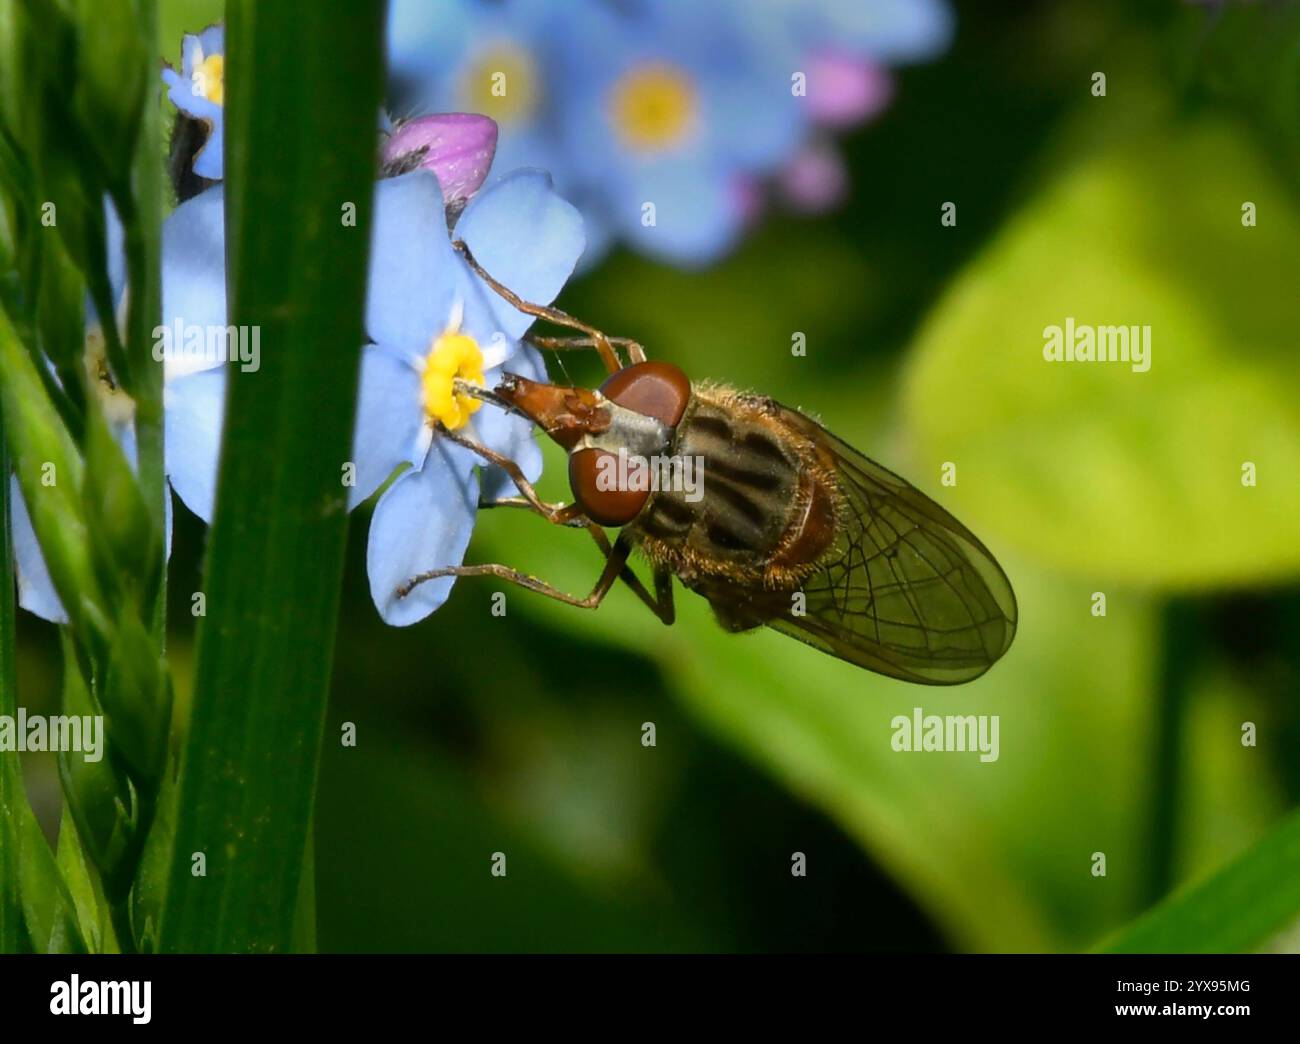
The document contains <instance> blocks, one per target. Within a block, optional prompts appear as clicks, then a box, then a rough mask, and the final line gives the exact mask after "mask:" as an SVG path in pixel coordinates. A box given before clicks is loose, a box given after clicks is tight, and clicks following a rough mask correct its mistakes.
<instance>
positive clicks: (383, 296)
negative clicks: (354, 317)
mask: <svg viewBox="0 0 1300 1044" xmlns="http://www.w3.org/2000/svg"><path fill="white" fill-rule="evenodd" d="M457 260H458V259H457V257H456V253H455V251H454V250H452V247H451V240H450V238H449V237H448V235H447V214H446V210H445V209H444V207H443V202H442V189H441V188H440V187H439V186H438V179H437V178H436V177H435V176H434V175H433V174H432V173H430V172H429V171H426V170H416V171H412V172H411V173H409V174H403V175H402V176H401V177H399V178H388V179H387V180H384V181H381V182H379V184H378V185H376V186H375V221H374V229H373V231H372V233H371V238H370V273H369V285H368V288H367V292H366V330H367V332H368V333H369V334H370V339H371V340H372V341H374V342H375V343H377V344H382V345H385V346H386V347H389V348H396V349H399V350H401V351H403V352H409V353H412V354H419V353H423V352H424V350H426V349H427V348H428V345H429V342H430V341H431V340H432V339H433V337H435V336H436V335H437V334H439V333H441V332H442V331H443V329H445V327H446V325H447V320H448V318H449V317H450V315H451V304H452V299H453V295H454V294H455V287H456V275H457V272H458V270H459V265H458V264H457Z"/></svg>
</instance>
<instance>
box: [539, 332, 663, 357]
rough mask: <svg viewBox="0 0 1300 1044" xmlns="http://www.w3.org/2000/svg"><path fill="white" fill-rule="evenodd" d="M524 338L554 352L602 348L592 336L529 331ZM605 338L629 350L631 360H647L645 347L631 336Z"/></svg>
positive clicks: (617, 346)
mask: <svg viewBox="0 0 1300 1044" xmlns="http://www.w3.org/2000/svg"><path fill="white" fill-rule="evenodd" d="M524 340H525V341H527V342H528V343H529V344H531V345H533V346H534V347H537V348H549V349H550V350H551V351H553V352H565V351H576V350H578V349H588V350H589V349H593V348H594V349H596V350H599V349H600V345H598V344H597V343H596V341H595V340H594V339H593V338H591V337H547V336H545V335H542V334H535V333H532V332H529V333H526V334H524ZM605 340H606V342H608V343H609V344H610V345H612V346H613V347H614V348H615V349H618V348H622V349H623V350H624V351H625V352H627V357H628V359H629V360H631V362H633V363H643V362H645V358H646V356H645V349H644V348H643V347H641V345H639V344H638V343H637V342H636V341H634V340H632V339H631V338H630V337H606V338H605Z"/></svg>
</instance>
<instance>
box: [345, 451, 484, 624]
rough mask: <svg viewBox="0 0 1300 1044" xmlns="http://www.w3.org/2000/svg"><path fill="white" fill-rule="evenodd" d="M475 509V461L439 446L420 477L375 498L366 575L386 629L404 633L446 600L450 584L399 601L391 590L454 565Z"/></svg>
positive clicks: (435, 584)
mask: <svg viewBox="0 0 1300 1044" xmlns="http://www.w3.org/2000/svg"><path fill="white" fill-rule="evenodd" d="M477 509H478V479H477V477H476V476H475V474H474V461H473V458H472V456H470V455H469V454H467V453H465V452H464V451H462V450H461V449H460V447H457V446H454V445H451V444H449V443H447V442H446V440H444V439H435V440H434V443H433V445H432V446H431V447H430V449H429V455H428V457H427V458H426V459H425V461H424V466H423V467H422V468H421V469H420V470H418V471H416V470H412V471H408V472H406V473H405V474H402V475H399V476H398V477H397V479H396V480H395V481H394V482H393V484H392V485H391V486H389V487H388V489H387V490H386V491H385V492H384V495H383V496H382V497H380V498H379V503H378V504H377V505H376V506H375V514H374V517H373V518H372V519H371V520H370V538H369V542H368V544H367V547H366V571H367V573H368V574H369V576H370V597H371V598H372V599H374V603H375V608H376V609H378V610H379V615H380V616H381V617H383V619H384V621H385V622H386V623H390V624H392V625H393V626H395V627H406V626H408V625H409V624H413V623H415V622H417V621H418V620H423V619H424V618H425V617H426V616H428V615H429V614H430V613H431V612H433V611H434V610H435V609H437V608H438V607H439V606H441V605H442V603H443V602H445V601H446V600H447V596H448V594H450V593H451V588H452V584H453V583H454V580H455V578H454V577H442V578H440V579H438V580H430V581H427V582H426V583H423V584H420V585H419V586H418V587H416V588H415V589H414V590H413V591H412V592H411V593H410V594H408V595H407V596H406V597H405V598H400V599H399V598H398V597H397V588H398V587H399V586H400V585H401V584H403V583H405V582H406V581H407V580H410V579H411V578H413V577H415V576H417V575H419V574H420V573H422V572H426V571H428V570H430V569H439V568H442V567H444V566H456V565H460V563H461V562H462V561H464V559H465V548H466V547H468V546H469V538H470V534H471V533H472V532H473V529H474V516H475V514H476V512H477Z"/></svg>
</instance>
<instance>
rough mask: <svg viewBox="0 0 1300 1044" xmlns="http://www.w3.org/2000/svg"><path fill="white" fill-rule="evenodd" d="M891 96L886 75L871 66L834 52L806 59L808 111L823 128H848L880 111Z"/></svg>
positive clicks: (890, 86) (891, 85) (879, 68)
mask: <svg viewBox="0 0 1300 1044" xmlns="http://www.w3.org/2000/svg"><path fill="white" fill-rule="evenodd" d="M892 94H893V84H892V83H891V82H890V79H889V74H888V73H887V72H886V71H885V70H884V69H882V68H881V67H880V66H878V65H876V64H875V63H873V62H871V61H868V60H866V59H862V58H853V57H849V56H848V55H843V54H838V53H836V52H834V51H820V52H818V53H817V54H814V55H813V56H812V58H811V59H810V64H809V69H808V108H809V112H810V113H811V115H812V118H813V119H814V120H815V121H816V122H817V123H820V124H822V125H823V126H826V127H837V128H839V127H849V126H852V125H853V124H855V123H861V122H863V121H864V120H867V119H870V118H871V117H872V116H874V115H876V113H878V112H880V110H881V109H883V108H884V107H885V106H886V105H887V104H888V103H889V99H890V96H891V95H892Z"/></svg>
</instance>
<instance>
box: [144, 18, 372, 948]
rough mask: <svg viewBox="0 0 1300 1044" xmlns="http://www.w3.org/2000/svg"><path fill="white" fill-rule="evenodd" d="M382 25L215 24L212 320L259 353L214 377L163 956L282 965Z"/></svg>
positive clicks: (363, 230)
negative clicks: (200, 577) (220, 198)
mask: <svg viewBox="0 0 1300 1044" xmlns="http://www.w3.org/2000/svg"><path fill="white" fill-rule="evenodd" d="M382 21H383V5H381V4H353V3H344V2H341V0H335V2H322V3H314V4H293V5H290V4H267V3H257V2H255V0H232V2H231V3H230V4H228V5H227V20H226V25H227V38H226V40H227V51H226V68H227V69H228V70H229V79H228V81H227V83H228V91H227V99H228V102H229V105H228V108H227V113H226V125H225V149H226V159H225V166H226V175H227V184H226V193H227V195H226V199H227V210H226V230H227V265H228V274H227V282H228V286H229V288H230V291H231V296H230V300H231V316H230V321H231V322H232V323H233V324H235V325H240V326H249V327H252V326H260V328H261V330H260V333H261V342H260V343H261V348H262V352H261V366H260V369H258V370H256V371H250V372H242V371H241V370H239V368H238V367H236V366H232V367H230V371H229V378H230V386H229V392H228V395H227V409H226V427H225V441H224V443H223V448H222V461H221V473H220V478H219V484H218V497H217V513H216V518H215V520H214V524H213V528H212V535H211V545H210V552H209V558H208V562H207V568H206V576H205V581H204V587H205V591H206V593H207V613H208V615H207V617H206V619H204V620H203V621H202V626H201V627H200V631H199V642H198V667H197V675H196V687H195V695H194V706H193V716H192V718H191V722H190V730H189V734H188V737H187V738H186V749H185V756H184V762H183V767H182V773H183V776H182V779H181V784H180V785H181V791H180V807H179V810H178V814H177V827H176V830H177V835H176V840H175V846H174V849H173V853H172V859H171V869H170V872H169V875H168V877H169V884H168V888H167V895H166V901H165V907H164V911H163V916H162V925H161V936H160V946H161V948H162V949H164V950H171V951H258V952H265V951H285V950H288V949H290V947H291V945H292V939H293V932H292V928H293V922H294V917H295V909H296V904H297V900H298V894H299V880H300V877H301V875H302V870H303V865H304V849H305V845H306V843H307V838H308V824H309V821H310V817H311V813H312V805H313V795H314V789H315V783H316V772H317V763H318V760H319V754H320V743H321V734H322V727H323V722H324V714H325V702H326V692H327V687H328V682H329V670H330V661H331V656H332V650H333V641H334V630H335V624H336V615H337V606H338V595H339V584H340V579H341V573H342V568H343V551H344V539H345V536H346V524H347V516H346V513H345V502H344V493H345V490H344V488H343V487H342V485H341V474H342V471H341V465H342V463H343V462H344V461H346V460H347V459H348V457H349V445H350V439H351V427H352V416H353V403H354V400H355V393H356V382H357V369H358V359H359V353H360V345H361V342H362V337H361V316H362V306H363V300H364V287H365V263H366V251H367V247H368V228H369V212H370V199H371V194H372V190H373V180H374V150H375V141H376V118H377V116H376V114H377V112H378V106H379V98H380V85H381V71H382V69H381V67H382V61H381V28H382ZM347 203H352V204H354V205H355V208H356V214H357V220H356V222H355V224H352V223H348V224H344V223H343V221H342V220H341V214H342V213H343V207H344V205H345V204H347ZM198 852H202V853H204V856H205V858H206V876H204V877H196V876H193V874H192V865H193V864H192V858H193V854H194V853H198Z"/></svg>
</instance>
